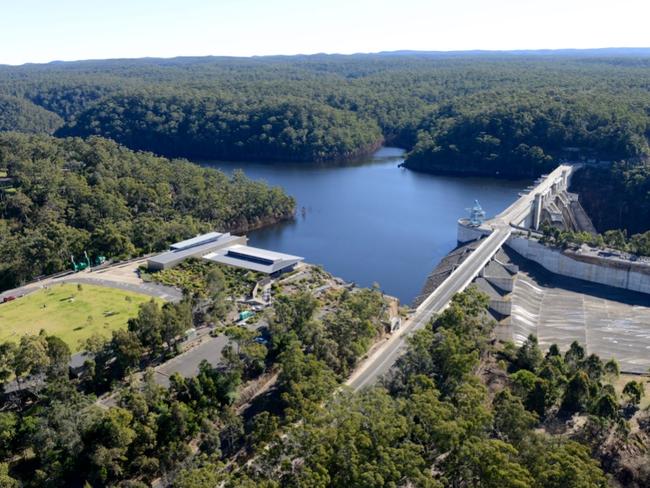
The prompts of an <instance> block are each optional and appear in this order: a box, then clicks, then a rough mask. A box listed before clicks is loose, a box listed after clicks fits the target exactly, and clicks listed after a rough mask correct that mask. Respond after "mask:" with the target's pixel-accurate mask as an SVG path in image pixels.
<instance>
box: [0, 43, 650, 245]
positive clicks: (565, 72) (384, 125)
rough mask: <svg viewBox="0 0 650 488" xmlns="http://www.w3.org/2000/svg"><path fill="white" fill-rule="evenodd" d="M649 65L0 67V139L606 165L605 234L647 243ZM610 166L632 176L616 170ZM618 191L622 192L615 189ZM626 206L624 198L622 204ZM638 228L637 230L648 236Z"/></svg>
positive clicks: (449, 60)
mask: <svg viewBox="0 0 650 488" xmlns="http://www.w3.org/2000/svg"><path fill="white" fill-rule="evenodd" d="M649 68H650V59H648V58H647V57H644V56H643V53H638V54H636V55H634V53H633V54H632V55H626V56H619V57H615V56H614V55H613V54H612V53H607V52H603V53H600V54H599V53H595V54H592V55H588V56H587V55H583V56H581V55H580V54H579V53H577V54H575V55H568V54H564V55H552V54H548V55H535V56H533V55H525V54H519V55H509V56H508V55H498V54H490V55H483V56H480V55H477V54H472V53H467V54H464V55H458V56H452V57H445V56H440V55H435V54H428V55H427V54H417V53H410V54H409V53H393V54H383V55H382V54H376V55H354V56H339V55H331V56H327V55H313V56H290V57H286V56H284V57H283V56H278V57H261V58H219V57H200V58H175V59H140V60H137V59H136V60H107V61H80V62H68V63H54V64H48V65H25V66H18V67H10V66H2V67H0V107H2V110H1V111H0V130H8V129H14V130H20V131H24V132H39V133H48V134H54V135H57V136H83V137H86V136H90V135H98V136H103V137H107V138H110V139H113V140H115V141H116V142H118V143H121V144H123V145H126V146H127V147H129V148H131V149H135V150H146V151H151V152H153V153H156V154H159V155H163V156H167V157H188V158H195V159H222V160H224V159H226V160H255V161H269V162H273V161H298V162H300V161H305V162H309V161H318V162H337V163H341V162H345V161H350V160H356V159H359V158H362V157H363V156H365V155H367V154H368V153H370V152H372V151H373V150H374V149H376V148H377V147H378V146H379V145H381V144H382V143H384V144H392V145H396V146H400V147H403V148H405V149H406V150H407V151H408V154H407V157H406V161H405V163H404V165H405V166H406V167H407V168H410V169H413V170H417V171H428V172H437V173H449V174H459V175H463V174H472V175H492V176H501V177H509V178H532V177H536V176H538V175H539V174H541V173H544V172H546V171H548V170H549V169H550V168H552V167H553V165H555V164H556V163H557V161H558V160H562V159H566V160H584V161H593V162H604V166H603V168H602V169H601V171H600V172H589V173H588V174H586V175H583V176H584V178H583V181H584V182H585V185H584V186H586V187H594V188H595V187H598V185H599V184H600V182H601V181H602V180H607V181H608V183H609V187H608V188H607V191H608V192H609V194H611V195H614V194H616V195H619V196H620V195H621V194H623V195H626V197H625V201H619V199H611V198H610V199H607V204H606V205H607V208H602V206H601V204H599V202H598V200H597V199H596V198H595V197H593V196H592V195H591V194H589V192H587V193H586V194H585V195H586V196H585V202H584V203H585V206H586V207H587V210H588V211H589V212H590V214H591V215H592V217H593V219H594V221H595V222H596V225H597V227H598V230H599V231H601V232H604V231H605V230H608V229H611V228H624V229H626V230H627V231H628V234H630V235H631V234H633V233H638V232H642V231H645V230H647V228H639V226H640V225H641V224H639V223H638V220H637V221H635V220H634V219H633V217H632V216H633V215H648V212H650V203H649V202H648V197H647V195H648V193H647V191H646V190H644V189H645V188H647V186H648V184H650V183H649V181H650V179H649V176H648V175H649V174H650V171H649V170H648V166H647V163H645V161H647V158H648V155H649V154H650V150H649V148H648V136H649V135H650V124H649V117H650V115H649V114H650V92H649V91H648V86H650V69H649ZM615 162H618V163H619V164H623V165H625V169H624V170H622V169H619V166H615V165H613V163H615ZM621 190H622V191H621ZM628 195H629V197H628ZM642 227H645V226H642Z"/></svg>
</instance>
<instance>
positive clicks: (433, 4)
mask: <svg viewBox="0 0 650 488" xmlns="http://www.w3.org/2000/svg"><path fill="white" fill-rule="evenodd" d="M648 18H650V0H390V1H388V0H0V64H22V63H27V62H39V63H40V62H49V61H53V60H66V61H67V60H78V59H105V58H138V57H145V56H152V57H174V56H203V55H226V56H252V55H269V54H312V53H319V52H326V53H343V54H350V53H355V52H378V51H394V50H401V49H408V50H429V51H450V50H468V49H485V50H507V49H561V48H598V47H650V29H648V28H647V21H648Z"/></svg>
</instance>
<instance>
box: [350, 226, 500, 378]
mask: <svg viewBox="0 0 650 488" xmlns="http://www.w3.org/2000/svg"><path fill="white" fill-rule="evenodd" d="M509 236H510V227H509V226H506V225H500V226H498V227H497V228H496V229H495V230H494V232H492V234H490V235H489V236H488V237H487V238H486V239H485V240H484V241H483V244H481V245H480V246H479V247H478V248H477V249H476V250H475V251H474V252H473V253H472V254H470V255H469V257H468V258H467V259H466V260H465V261H463V263H461V265H460V266H458V268H456V269H455V270H454V271H453V273H451V275H449V277H448V278H447V279H446V280H445V281H443V282H442V284H441V285H440V286H439V287H438V288H436V289H435V291H434V292H433V293H432V294H431V295H429V297H428V298H427V299H426V300H425V301H424V302H422V304H421V305H420V306H419V307H418V308H417V309H416V311H415V313H414V314H413V316H412V317H411V318H410V319H409V320H408V321H407V322H406V323H405V325H403V326H402V328H401V329H400V330H399V331H398V332H396V333H395V334H393V336H392V337H391V338H390V339H389V340H388V341H387V342H386V343H385V344H384V345H382V347H381V348H380V349H379V350H377V351H376V352H375V353H374V354H373V355H372V356H371V357H370V358H369V359H368V360H367V361H366V363H364V364H362V365H361V366H360V367H359V368H358V369H357V370H356V371H355V373H354V374H353V375H352V376H351V377H350V378H349V379H348V381H347V385H348V386H350V387H352V389H353V390H360V389H361V388H363V387H365V386H368V385H371V384H373V383H374V382H375V381H376V380H377V379H379V378H381V377H382V376H383V375H384V374H386V373H387V372H388V370H389V369H390V368H391V367H392V366H393V364H395V362H396V361H397V359H398V358H399V357H400V356H401V355H402V353H403V352H404V349H405V347H406V345H407V337H408V336H409V335H410V334H411V333H412V332H414V331H416V330H418V329H421V328H422V327H424V326H425V325H426V324H427V323H428V322H429V321H430V320H431V318H432V317H433V316H434V315H435V314H437V313H440V312H441V311H442V310H444V309H445V307H446V306H447V305H448V304H449V301H450V300H451V298H452V297H453V296H454V295H455V294H456V293H458V292H461V291H463V290H464V289H465V288H466V287H467V286H468V285H469V284H470V283H471V282H472V281H473V280H474V278H475V277H476V275H477V274H478V272H479V271H480V270H481V269H482V268H483V267H485V265H486V264H487V263H488V261H489V260H490V259H492V256H494V254H495V253H496V252H497V251H498V250H499V249H500V248H501V246H502V245H503V243H504V242H505V241H506V240H507V239H508V237H509Z"/></svg>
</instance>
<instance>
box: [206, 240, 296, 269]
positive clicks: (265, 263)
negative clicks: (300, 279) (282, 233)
mask: <svg viewBox="0 0 650 488" xmlns="http://www.w3.org/2000/svg"><path fill="white" fill-rule="evenodd" d="M203 259H206V260H208V261H212V262H214V263H220V264H226V265H228V266H236V267H238V268H245V269H250V270H253V271H257V272H259V273H265V274H269V275H275V274H280V273H282V272H284V271H290V270H291V269H293V268H294V267H295V265H296V264H298V263H299V262H301V261H303V259H304V258H301V257H300V256H293V255H291V254H283V253H280V252H275V251H267V250H266V249H259V248H257V247H250V246H244V245H240V244H236V245H234V246H229V247H225V248H222V249H219V250H217V251H215V252H212V253H210V254H207V255H205V256H203Z"/></svg>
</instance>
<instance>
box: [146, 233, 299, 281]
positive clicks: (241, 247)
mask: <svg viewBox="0 0 650 488" xmlns="http://www.w3.org/2000/svg"><path fill="white" fill-rule="evenodd" d="M247 242H248V238H247V237H246V236H233V235H231V234H230V233H225V234H222V233H219V232H210V233H208V234H203V235H199V236H196V237H192V238H191V239H186V240H184V241H181V242H177V243H175V244H172V245H171V246H170V247H169V251H166V252H164V253H161V254H157V255H156V256H153V257H151V258H149V259H148V260H147V267H148V268H149V269H150V270H152V271H160V270H163V269H169V268H172V267H174V266H176V265H177V264H179V263H181V262H182V261H184V260H186V259H189V258H197V259H205V260H207V261H211V262H214V263H219V264H225V265H228V266H235V267H238V268H244V269H250V270H252V271H257V272H260V273H265V274H269V275H277V274H280V273H282V272H285V271H289V270H291V269H293V268H294V267H295V266H296V264H298V263H299V262H301V261H303V258H302V257H300V256H293V255H291V254H283V253H279V252H274V251H267V250H265V249H259V248H256V247H250V246H247V245H246V243H247Z"/></svg>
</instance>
